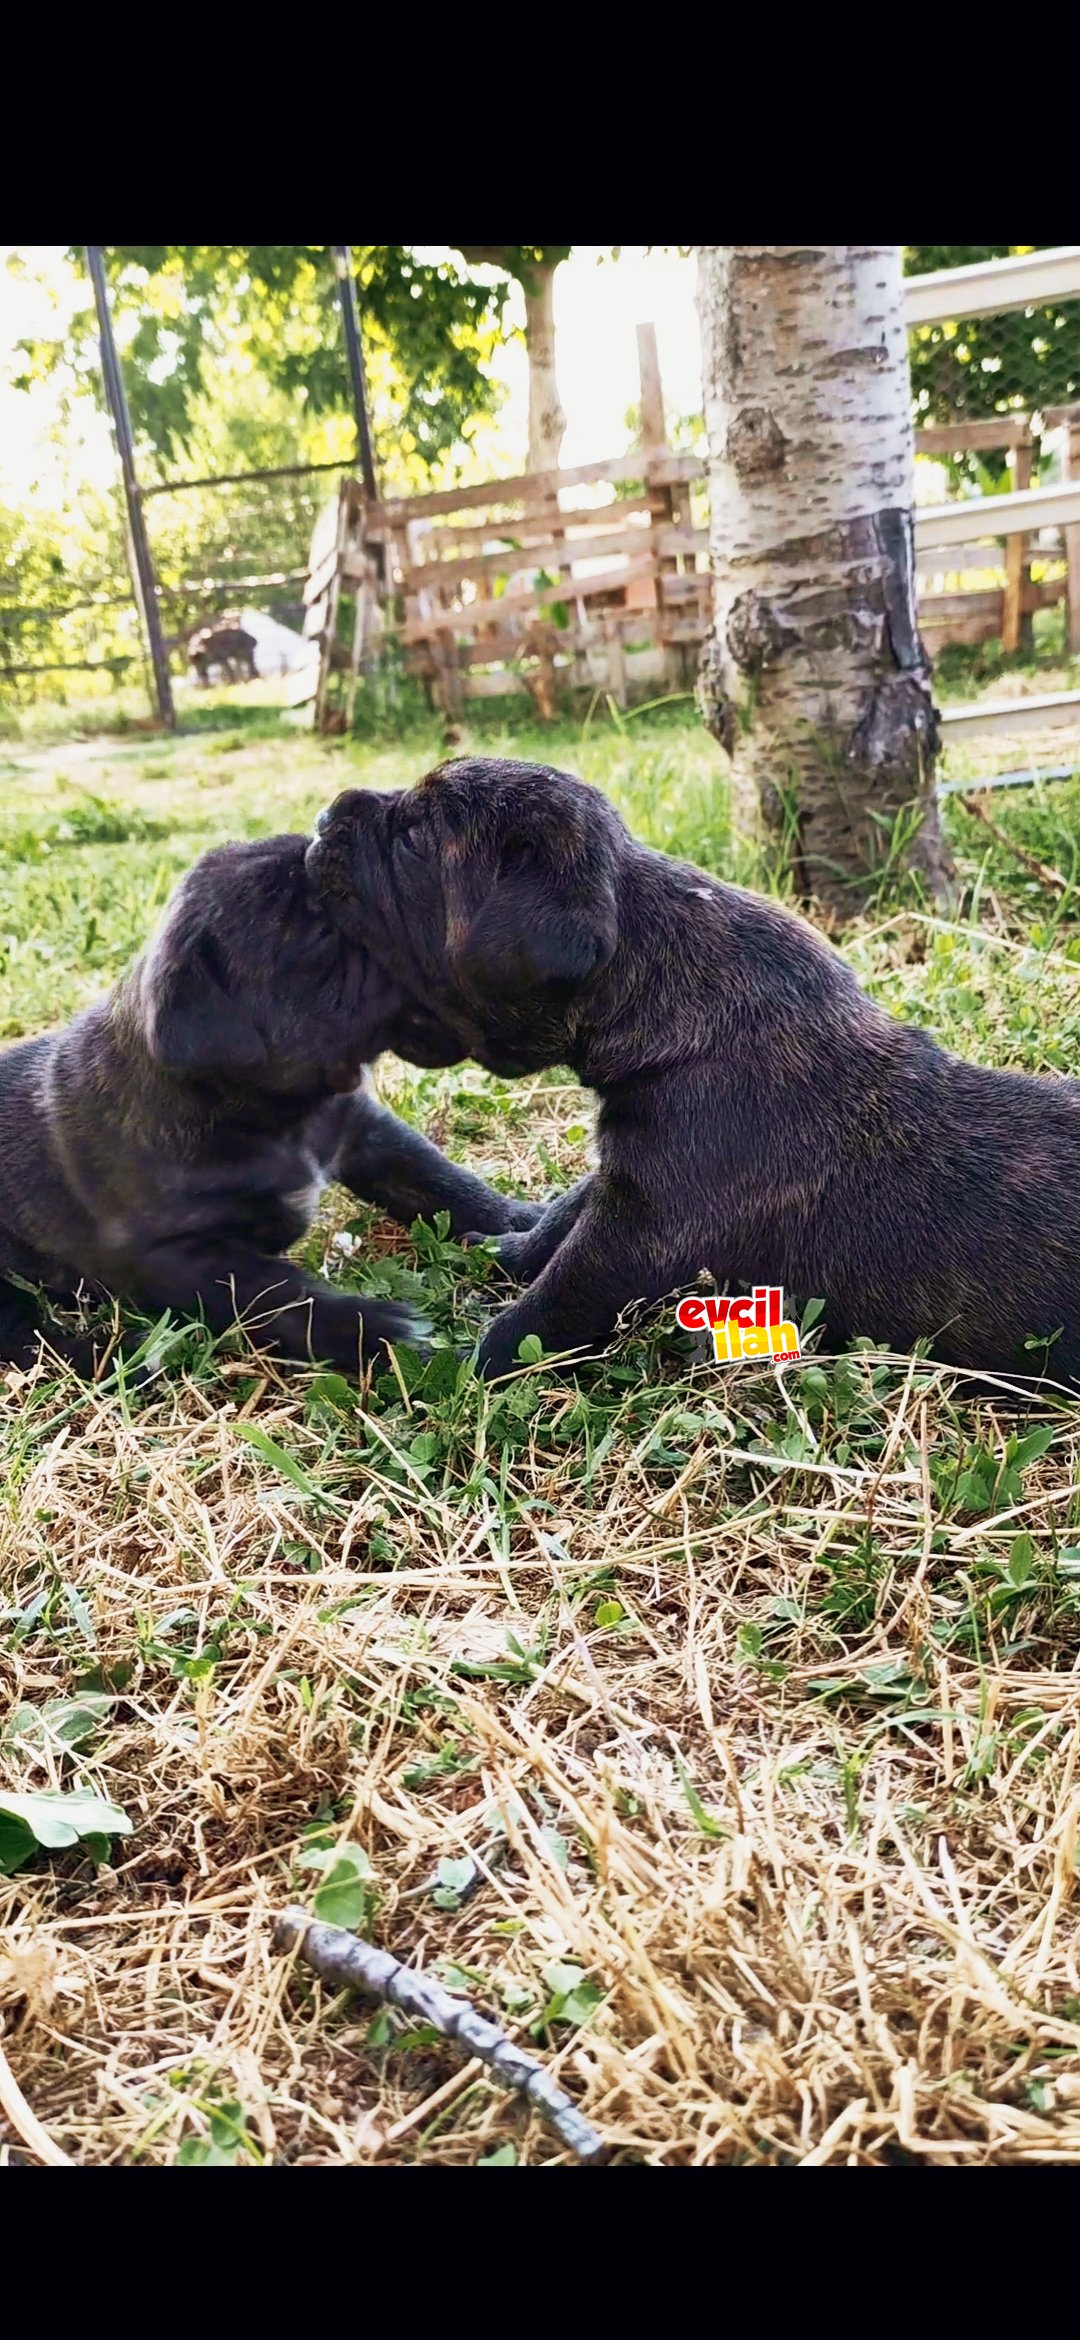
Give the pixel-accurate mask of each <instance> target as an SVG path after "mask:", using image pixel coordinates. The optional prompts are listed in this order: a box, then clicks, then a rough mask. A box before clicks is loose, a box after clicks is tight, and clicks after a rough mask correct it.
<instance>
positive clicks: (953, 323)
mask: <svg viewBox="0 0 1080 2340" xmlns="http://www.w3.org/2000/svg"><path fill="white" fill-rule="evenodd" d="M1051 248H1052V247H1048V246H1040V245H1033V246H1030V247H1025V246H1020V245H1009V244H995V245H989V244H987V245H965V244H960V245H938V244H929V245H912V246H909V247H908V248H907V250H906V252H905V270H906V273H907V275H908V276H909V277H911V276H919V275H924V274H929V273H932V272H936V271H937V270H940V269H955V268H969V267H974V266H976V265H977V264H979V263H980V262H984V261H990V260H1004V259H1008V258H1010V257H1012V256H1014V255H1017V254H1019V253H1020V252H1021V251H1024V250H1028V249H1030V250H1031V251H1032V252H1033V253H1034V252H1038V251H1040V250H1047V249H1051ZM908 350H909V356H910V361H911V388H912V413H913V418H914V422H915V427H916V430H922V429H926V428H927V427H932V426H939V427H940V426H943V425H958V424H963V423H988V422H992V421H993V420H995V419H996V418H999V417H1003V416H1026V417H1027V418H1028V420H1029V422H1030V426H1031V436H1032V442H1033V465H1032V483H1031V484H1033V485H1037V484H1040V483H1041V484H1043V485H1049V484H1051V483H1052V482H1053V480H1054V479H1055V478H1057V477H1059V476H1060V474H1061V465H1062V458H1063V448H1064V433H1065V420H1064V415H1063V412H1062V410H1063V409H1064V408H1067V407H1069V406H1071V405H1073V404H1075V403H1076V402H1078V401H1080V298H1077V299H1053V300H1049V301H1039V302H1035V303H1033V304H1032V306H1030V307H1026V308H1022V309H1012V310H1009V311H1007V312H1006V313H1004V314H997V315H991V316H981V317H980V316H972V317H961V318H959V319H942V320H940V321H938V320H936V321H935V322H933V323H931V324H920V325H915V326H913V328H912V330H911V332H910V334H909V337H908ZM980 436H985V434H980ZM942 460H943V461H944V462H945V464H946V467H947V472H948V475H949V480H950V484H951V485H953V486H954V487H956V488H957V489H963V488H965V487H966V488H967V489H968V490H969V491H970V492H972V493H974V494H977V495H986V494H992V493H993V492H994V491H995V489H997V490H1000V488H1001V487H1002V486H1003V485H1004V484H1006V473H1007V472H1008V471H1009V470H1010V469H1013V470H1015V460H1013V462H1012V463H1011V464H1010V457H1009V451H1008V450H1007V448H1006V447H1004V446H1003V447H1001V448H999V449H994V448H991V447H989V446H986V445H984V446H982V447H971V448H969V449H959V450H957V451H955V452H954V453H951V454H949V455H948V456H947V457H944V458H942Z"/></svg>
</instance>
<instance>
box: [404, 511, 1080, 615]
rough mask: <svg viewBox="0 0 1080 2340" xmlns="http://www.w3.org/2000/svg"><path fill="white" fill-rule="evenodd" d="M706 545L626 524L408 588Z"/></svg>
mask: <svg viewBox="0 0 1080 2340" xmlns="http://www.w3.org/2000/svg"><path fill="white" fill-rule="evenodd" d="M1078 497H1080V491H1078ZM995 501H996V502H997V501H1000V502H1004V501H1005V498H1004V497H1001V498H995ZM708 542H709V532H708V529H707V528H683V527H680V526H679V525H678V524H677V523H676V524H674V525H670V526H669V525H664V526H663V527H660V528H648V529H646V528H635V527H633V525H632V524H629V523H628V524H627V526H625V527H623V528H612V529H608V530H607V531H606V532H605V533H597V534H596V535H594V536H590V537H589V538H588V539H587V540H586V541H583V542H582V545H581V549H580V552H577V553H575V549H574V545H573V542H572V540H571V543H570V545H569V546H568V547H567V548H566V550H564V548H563V546H562V545H561V544H558V543H555V542H553V541H549V542H548V543H547V544H534V545H530V546H527V547H526V548H525V549H524V550H522V551H521V552H497V553H469V554H467V555H466V556H465V557H464V558H463V559H461V560H453V561H438V562H436V561H430V562H423V563H421V564H419V565H418V566H417V567H416V568H413V569H410V571H409V572H408V575H407V578H406V585H407V587H408V588H409V589H410V590H412V591H414V592H415V591H416V589H417V588H418V587H419V586H420V585H421V584H423V585H430V584H432V583H433V582H434V581H435V579H436V578H437V580H438V583H439V586H440V587H444V586H445V585H447V584H448V583H450V581H451V580H453V579H457V580H464V579H465V578H469V579H476V578H482V577H512V576H514V575H516V573H517V571H518V570H519V569H545V568H548V569H550V568H552V567H557V566H558V564H559V562H560V560H561V561H563V562H565V560H566V559H567V556H568V553H569V557H570V558H572V559H573V558H577V559H579V560H589V561H597V560H608V559H610V558H611V556H612V555H617V554H619V553H625V554H626V555H627V557H628V558H629V557H632V556H634V555H635V554H639V553H640V551H641V549H642V547H643V546H648V547H649V548H650V550H651V553H652V556H653V557H654V558H655V559H657V560H659V559H662V558H663V557H664V556H665V555H666V554H671V553H678V552H685V553H698V552H704V551H706V549H707V547H708ZM588 584H589V580H588V578H587V577H582V578H580V579H578V578H575V579H574V581H573V590H574V591H575V592H576V591H577V590H578V589H579V586H582V587H584V588H585V589H586V590H587V589H588Z"/></svg>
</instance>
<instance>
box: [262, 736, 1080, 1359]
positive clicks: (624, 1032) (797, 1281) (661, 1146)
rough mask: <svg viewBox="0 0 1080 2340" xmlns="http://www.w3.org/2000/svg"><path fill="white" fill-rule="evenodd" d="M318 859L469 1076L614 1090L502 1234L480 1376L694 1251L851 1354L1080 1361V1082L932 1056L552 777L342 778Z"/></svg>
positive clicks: (778, 921)
mask: <svg viewBox="0 0 1080 2340" xmlns="http://www.w3.org/2000/svg"><path fill="white" fill-rule="evenodd" d="M308 866H309V869H310V870H311V871H312V872H313V874H314V875H315V876H316V878H317V880H318V883H319V885H320V887H322V888H323V889H324V891H325V894H326V898H327V900H328V901H331V902H333V904H334V909H335V914H336V915H337V917H338V918H339V920H340V921H341V922H342V925H343V929H344V931H345V932H347V933H352V932H354V931H355V932H358V933H362V934H363V935H364V937H365V940H366V942H367V943H368V946H369V947H370V949H371V950H372V951H373V952H375V953H377V954H378V955H379V956H380V957H381V958H382V959H383V960H384V962H385V964H386V966H387V967H388V968H389V969H390V970H391V971H392V973H393V974H395V975H396V976H397V977H398V978H399V980H400V981H401V982H403V983H407V984H408V985H409V987H410V989H411V990H413V991H414V992H415V994H416V996H417V998H418V999H419V1000H422V1001H427V1002H428V1003H430V1004H431V1006H432V1007H433V1008H434V1007H435V1005H436V1004H437V1005H438V1009H439V1013H440V1014H441V1015H442V1016H444V1017H445V1018H446V1020H447V1021H448V1022H451V1023H453V1024H455V1025H456V1026H457V1028H458V1029H459V1030H460V1032H461V1034H462V1039H463V1042H464V1043H465V1044H466V1045H467V1046H468V1048H469V1050H470V1052H471V1053H472V1054H473V1055H474V1056H476V1057H477V1058H478V1059H479V1061H480V1062H481V1063H482V1064H486V1065H489V1066H490V1067H492V1069H493V1070H495V1071H496V1072H499V1073H504V1074H505V1073H513V1072H520V1071H532V1070H535V1069H536V1068H537V1067H539V1066H541V1065H551V1064H567V1065H570V1066H572V1067H573V1069H574V1071H575V1072H576V1073H577V1074H578V1076H579V1078H580V1079H581V1080H583V1081H585V1082H587V1083H588V1084H589V1086H590V1087H592V1088H594V1089H596V1090H597V1091H598V1092H599V1095H600V1099H601V1107H600V1115H599V1125H598V1143H599V1164H600V1167H599V1170H598V1172H597V1174H596V1176H595V1177H593V1178H591V1179H586V1180H584V1181H582V1182H581V1184H580V1185H579V1186H577V1187H576V1188H574V1189H572V1190H571V1191H570V1193H569V1194H567V1195H564V1196H562V1197H560V1198H559V1199H557V1200H556V1202H555V1203H553V1204H552V1205H551V1207H550V1209H549V1210H548V1212H547V1213H546V1214H545V1216H544V1217H543V1219H541V1221H540V1222H539V1223H538V1225H537V1226H536V1227H535V1228H534V1229H533V1230H532V1232H531V1233H523V1234H520V1235H513V1234H512V1235H509V1236H507V1237H504V1238H503V1239H502V1240H501V1242H500V1244H499V1252H500V1256H501V1257H502V1258H503V1259H504V1261H505V1262H506V1264H507V1265H508V1266H509V1267H511V1268H512V1269H513V1270H514V1271H516V1272H517V1273H518V1274H520V1276H521V1277H522V1278H523V1279H524V1280H530V1279H535V1281H532V1284H531V1289H530V1290H529V1291H528V1292H527V1293H525V1295H524V1296H523V1297H522V1298H521V1299H520V1300H518V1301H516V1302H515V1303H514V1304H513V1306H511V1307H509V1308H506V1309H504V1310H503V1312H502V1314H501V1315H499V1316H498V1317H497V1318H496V1320H495V1322H494V1324H493V1325H492V1326H491V1328H490V1330H489V1332H488V1334H487V1336H486V1339H485V1341H484V1344H483V1348H482V1351H481V1363H482V1367H483V1369H484V1370H485V1371H486V1372H487V1373H489V1374H496V1373H501V1372H505V1371H506V1370H507V1369H508V1368H510V1367H511V1366H512V1365H513V1363H514V1361H515V1358H516V1355H517V1349H518V1344H519V1342H520V1341H521V1339H522V1337H523V1335H525V1334H529V1333H533V1334H538V1335H539V1337H540V1339H541V1340H542V1342H543V1344H544V1347H545V1348H546V1349H548V1350H550V1351H562V1350H567V1349H571V1348H576V1347H580V1346H583V1345H586V1344H587V1345H590V1346H591V1345H594V1344H596V1343H599V1342H602V1341H603V1340H604V1339H605V1337H606V1336H607V1334H608V1333H609V1332H610V1331H611V1328H612V1326H613V1324H614V1322H615V1319H616V1317H617V1315H618V1313H619V1311H620V1310H621V1309H622V1308H623V1307H625V1306H626V1304H627V1303H628V1302H630V1301H633V1300H637V1299H658V1298H661V1297H662V1296H664V1295H665V1294H667V1293H669V1292H671V1291H673V1290H674V1289H677V1288H678V1286H680V1285H681V1284H684V1283H688V1282H690V1281H692V1280H693V1279H694V1278H696V1277H697V1275H698V1274H699V1273H700V1271H701V1270H703V1269H704V1270H705V1271H707V1272H708V1274H709V1275H711V1276H712V1277H713V1278H714V1280H715V1284H716V1287H717V1289H718V1290H719V1291H723V1290H724V1289H725V1288H731V1289H734V1290H737V1291H749V1290H750V1288H751V1286H752V1285H753V1284H755V1283H766V1284H780V1285H782V1286H783V1287H784V1291H785V1293H786V1294H788V1295H789V1296H790V1297H791V1299H792V1300H802V1301H805V1300H807V1299H810V1298H819V1297H820V1298H823V1299H824V1300H825V1301H826V1303H827V1315H826V1331H827V1334H828V1336H829V1338H830V1339H831V1341H832V1342H833V1343H835V1344H837V1345H839V1344H841V1343H843V1342H844V1341H846V1340H848V1339H850V1338H852V1337H854V1336H857V1335H859V1334H864V1335H868V1336H870V1337H871V1338H872V1339H875V1340H878V1341H882V1342H887V1343H890V1344H892V1345H894V1346H895V1347H898V1348H909V1347H911V1346H912V1344H913V1343H914V1342H915V1341H916V1340H919V1339H922V1338H929V1340H930V1341H931V1342H932V1344H933V1348H934V1352H935V1354H936V1355H937V1356H938V1357H940V1358H941V1359H943V1360H944V1361H945V1362H947V1363H954V1364H958V1365H973V1366H982V1367H985V1368H990V1369H997V1368H1010V1369H1013V1370H1019V1371H1021V1372H1026V1373H1029V1374H1031V1373H1035V1372H1040V1371H1045V1372H1049V1374H1050V1375H1051V1376H1052V1377H1054V1378H1058V1379H1062V1380H1066V1379H1069V1378H1070V1377H1078V1378H1080V1083H1077V1082H1066V1081H1057V1080H1037V1079H1033V1078H1031V1077H1030V1076H1028V1075H1025V1074H1021V1073H1007V1072H987V1071H984V1070H983V1069H982V1068H981V1067H979V1066H977V1065H973V1064H966V1063H963V1062H962V1061H960V1060H959V1059H958V1058H957V1057H954V1056H949V1055H946V1054H945V1052H944V1050H942V1049H941V1048H939V1047H938V1046H937V1045H936V1043H935V1042H934V1041H933V1040H932V1039H931V1037H930V1036H929V1034H928V1033H926V1032H922V1031H919V1030H916V1029H913V1028H912V1027H911V1026H910V1025H907V1024H902V1023H899V1022H897V1021H895V1020H894V1019H893V1018H892V1017H891V1016H888V1015H886V1014H885V1013H883V1011H882V1010H881V1009H880V1008H878V1007H876V1006H875V1005H874V1004H873V1002H872V1001H871V1000H869V999H868V998H867V997H866V995H865V993H864V992H863V991H861V990H860V988H859V985H858V983H857V982H856V980H855V977H854V976H853V975H852V973H851V972H850V970H849V969H848V968H847V967H846V966H845V964H844V961H843V960H842V959H841V958H840V957H839V956H838V954H837V953H836V952H835V951H834V950H832V949H831V947H830V946H829V945H828V944H827V943H826V942H824V941H823V940H822V939H821V937H820V936H819V935H818V934H816V933H815V932H814V930H813V928H812V927H810V926H809V925H807V924H805V923H804V922H803V920H801V919H800V918H797V917H795V916H794V915H792V914H791V913H790V912H788V911H786V910H783V909H781V908H779V907H778V906H777V905H775V904H774V903H771V902H768V901H764V900H761V899H759V898H758V897H757V896H756V895H753V894H749V893H744V892H742V891H741V890H739V889H737V888H735V887H732V886H726V885H720V884H718V883H717V882H716V881H715V880H714V879H712V878H709V877H706V876H704V875H703V874H702V872H701V871H700V870H696V869H693V868H690V867H688V866H687V865H686V864H685V863H681V862H677V861H671V860H669V859H667V858H666V857H665V856H664V855H663V854H659V853H653V852H649V851H647V850H646V848H645V847H643V846H641V845H639V844H637V843H636V841H635V840H634V838H633V837H631V836H630V834H629V832H628V831H627V829H626V828H625V826H624V824H623V822H622V821H621V820H620V818H619V816H618V814H617V813H616V812H615V810H614V808H613V806H612V805H611V804H610V803H609V802H608V801H607V799H606V797H604V796H602V795H601V794H600V793H599V792H598V791H597V790H596V789H594V788H590V787H588V786H586V785H585V784H584V783H583V782H582V781H580V780H576V779H574V778H572V777H571V775H570V774H568V773H565V772H554V771H549V770H547V769H546V768H543V767H541V766H537V765H527V764H513V763H496V762H488V761H482V762H481V761H477V762H471V761H464V760H462V761H461V762H458V763H451V764H448V765H445V766H443V767H442V768H441V769H440V770H438V771H435V772H432V773H430V774H429V775H428V777H427V778H426V779H425V780H424V781H422V782H421V783H420V785H419V786H418V787H417V788H415V789H410V790H403V791H401V792H399V793H397V794H393V795H385V796H378V795H372V794H366V793H362V792H360V791H356V790H350V791H349V792H348V793H347V794H346V795H344V796H341V797H339V798H338V800H337V802H336V804H334V805H332V806H331V807H330V809H329V811H328V812H327V813H324V814H323V815H322V816H321V817H320V821H319V823H318V834H317V839H316V842H315V844H314V845H313V847H312V850H311V852H310V854H309V856H308ZM1028 1337H1030V1338H1033V1339H1035V1340H1037V1341H1038V1342H1039V1344H1040V1347H1039V1348H1038V1349H1037V1350H1036V1351H1032V1350H1031V1349H1029V1348H1028V1347H1027V1346H1026V1345H1025V1344H1026V1340H1027V1338H1028ZM1041 1344H1045V1346H1042V1345H1041Z"/></svg>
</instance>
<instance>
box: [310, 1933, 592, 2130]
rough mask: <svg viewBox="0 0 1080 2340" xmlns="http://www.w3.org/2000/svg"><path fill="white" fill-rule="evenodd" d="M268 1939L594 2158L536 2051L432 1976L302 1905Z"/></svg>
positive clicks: (578, 2116)
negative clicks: (405, 2018)
mask: <svg viewBox="0 0 1080 2340" xmlns="http://www.w3.org/2000/svg"><path fill="white" fill-rule="evenodd" d="M273 1939H274V1948H275V1950H278V1951H285V1950H295V1951H297V1952H298V1953H299V1955H300V1957H301V1958H302V1959H303V1960H304V1963H305V1965H307V1966H310V1967H311V1968H312V1969H313V1970H314V1972H315V1973H316V1974H317V1975H320V1976H321V1978H322V1980H323V1981H324V1982H328V1983H333V1984H334V1985H335V1986H336V1987H337V1988H338V1989H339V1990H340V1989H345V1990H352V1991H366V1992H367V1993H368V1995H369V1997H371V1998H374V1999H385V2000H387V2001H388V2002H389V2004H390V2006H392V2007H400V2008H401V2009H402V2010H403V2012H404V2013H405V2014H407V2015H411V2016H412V2017H413V2018H414V2019H415V2020H416V2021H418V2022H420V2023H430V2024H431V2026H432V2029H433V2030H435V2031H438V2032H441V2034H442V2037H443V2038H444V2039H452V2040H453V2041H454V2042H455V2043H456V2044H457V2045H459V2046H461V2047H463V2048H466V2049H467V2050H468V2053H469V2054H470V2055H471V2056H478V2057H479V2058H480V2060H481V2062H482V2063H485V2064H487V2065H488V2066H489V2068H490V2070H491V2071H492V2072H493V2073H494V2074H495V2077H496V2079H497V2080H500V2081H501V2082H502V2084H503V2087H504V2088H510V2089H513V2090H514V2092H515V2093H516V2094H517V2095H519V2096H525V2097H527V2098H528V2100H529V2103H530V2104H532V2105H535V2107H536V2110H537V2112H539V2113H542V2114H543V2116H544V2118H545V2120H548V2121H550V2123H551V2126H552V2128H553V2129H554V2130H555V2131H556V2133H557V2135H558V2136H560V2137H561V2138H562V2141H563V2144H564V2145H568V2146H569V2147H570V2150H571V2152H572V2153H576V2154H577V2157H578V2160H579V2161H595V2160H597V2158H598V2156H599V2155H600V2154H601V2153H603V2151H604V2140H603V2138H602V2137H601V2136H599V2135H598V2133H597V2131H596V2130H595V2129H594V2128H593V2127H592V2125H591V2123H590V2122H589V2121H587V2120H586V2119H585V2117H584V2114H582V2113H579V2111H578V2109H577V2106H576V2104H575V2103H574V2102H573V2100H572V2098H571V2097H569V2096H567V2095H566V2093H565V2090H564V2089H562V2088H560V2087H559V2086H558V2085H557V2083H556V2082H555V2081H554V2080H553V2079H552V2078H551V2075H550V2073H549V2072H545V2070H544V2067H543V2065H542V2064H538V2063H537V2061H536V2058H535V2056H528V2055H526V2053H525V2051H524V2049H523V2048H519V2047H515V2045H514V2042H513V2040H512V2039H509V2038H508V2037H507V2034H506V2032H505V2031H502V2030H500V2028H499V2025H498V2024H497V2023H490V2022H489V2021H488V2018H487V2016H486V2015H480V2014H478V2013H477V2010H476V2008H475V2007H471V2006H470V2005H469V2002H468V2000H467V1999H455V1998H452V1997H451V1995H450V1992H449V1991H446V1990H444V1989H443V1986H442V1984H441V1983H440V1982H436V1981H435V1979H434V1976H433V1975H430V1974H421V1973H418V1972H417V1970H416V1968H415V1967H412V1966H402V1964H401V1962H400V1960H399V1959H397V1958H392V1957H391V1956H390V1953H389V1951H388V1950H375V1949H373V1948H372V1946H371V1943H370V1942H361V1941H360V1940H359V1939H358V1937H357V1935H355V1934H350V1933H347V1932H346V1930H345V1928H344V1926H323V1925H320V1924H319V1923H318V1922H317V1920H316V1919H314V1918H312V1917H311V1916H310V1914H309V1912H308V1911H307V1910H306V1909H295V1908H294V1909H283V1910H282V1911H281V1913H280V1915H279V1916H278V1917H276V1918H275V1919H274V1935H273Z"/></svg>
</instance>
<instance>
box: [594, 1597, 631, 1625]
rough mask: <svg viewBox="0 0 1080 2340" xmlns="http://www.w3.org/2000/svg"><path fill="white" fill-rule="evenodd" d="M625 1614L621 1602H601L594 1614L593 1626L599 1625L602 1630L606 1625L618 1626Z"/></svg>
mask: <svg viewBox="0 0 1080 2340" xmlns="http://www.w3.org/2000/svg"><path fill="white" fill-rule="evenodd" d="M625 1614H626V1611H625V1609H624V1608H623V1605H622V1602H621V1601H601V1602H600V1603H599V1606H598V1607H597V1609H596V1612H595V1614H594V1617H593V1624H594V1625H599V1626H600V1627H601V1628H602V1627H603V1626H605V1625H618V1623H619V1622H620V1620H621V1618H623V1617H624V1616H625Z"/></svg>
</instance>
